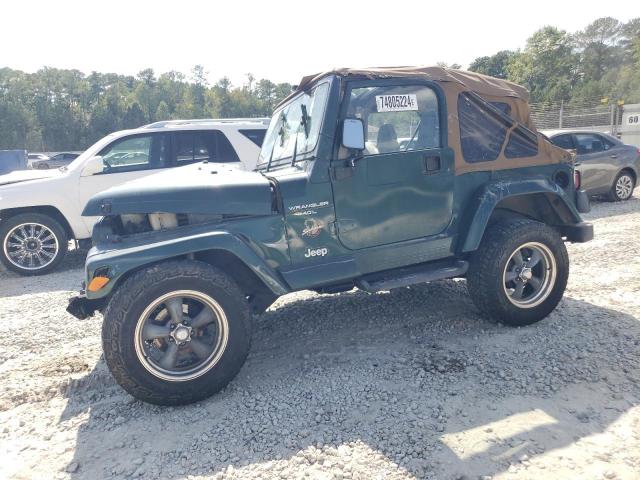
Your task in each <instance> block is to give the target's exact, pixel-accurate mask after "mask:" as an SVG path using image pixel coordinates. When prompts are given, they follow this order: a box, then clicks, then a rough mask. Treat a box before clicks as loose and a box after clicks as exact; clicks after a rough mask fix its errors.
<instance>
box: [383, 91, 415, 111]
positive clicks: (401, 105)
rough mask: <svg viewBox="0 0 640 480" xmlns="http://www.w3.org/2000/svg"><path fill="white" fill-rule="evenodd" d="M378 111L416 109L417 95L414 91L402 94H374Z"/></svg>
mask: <svg viewBox="0 0 640 480" xmlns="http://www.w3.org/2000/svg"><path fill="white" fill-rule="evenodd" d="M376 107H377V109H378V112H406V111H409V110H418V97H417V96H416V94H415V93H406V94H403V95H376Z"/></svg>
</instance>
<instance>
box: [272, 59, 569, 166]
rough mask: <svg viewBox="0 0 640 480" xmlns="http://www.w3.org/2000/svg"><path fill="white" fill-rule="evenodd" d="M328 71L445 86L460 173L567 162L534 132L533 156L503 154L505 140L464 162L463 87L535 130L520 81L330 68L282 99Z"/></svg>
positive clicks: (430, 70) (435, 71)
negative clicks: (487, 156)
mask: <svg viewBox="0 0 640 480" xmlns="http://www.w3.org/2000/svg"><path fill="white" fill-rule="evenodd" d="M329 75H338V76H342V77H361V78H369V79H373V78H417V79H423V80H431V81H434V82H438V83H439V84H440V86H441V87H442V89H443V90H444V95H445V98H446V102H447V104H448V105H449V108H448V110H447V111H448V115H447V124H448V136H449V146H450V147H451V148H452V149H453V150H454V152H455V170H456V174H462V173H466V172H472V171H480V170H502V169H509V168H516V167H520V166H525V165H526V166H528V165H545V164H552V163H560V162H566V161H569V160H570V159H571V156H570V155H569V153H568V152H566V151H565V150H562V149H561V148H559V147H556V146H555V145H553V144H551V143H550V142H549V141H548V140H547V139H546V138H545V137H544V136H543V135H540V134H537V137H538V153H537V154H536V155H535V156H533V157H526V158H516V159H510V158H506V157H505V155H504V148H505V146H506V144H507V141H506V140H505V142H504V143H503V145H502V150H501V152H500V155H499V156H498V158H497V159H496V160H493V161H490V162H478V163H467V162H466V161H465V160H464V158H463V155H462V148H461V139H460V129H459V122H458V109H457V105H458V96H459V94H460V93H462V92H465V91H471V92H475V93H476V94H478V95H479V96H480V97H482V98H483V99H484V100H485V101H487V102H491V103H494V102H501V103H506V104H508V105H509V107H510V113H509V116H510V117H511V118H513V119H514V120H516V122H519V123H520V124H522V125H525V126H526V127H528V128H529V129H530V130H532V131H534V132H535V131H536V127H535V125H534V123H533V121H532V119H531V114H530V110H529V92H528V91H527V89H526V88H524V87H522V86H521V85H518V84H515V83H513V82H509V81H507V80H502V79H500V78H494V77H489V76H487V75H482V74H480V73H474V72H467V71H462V70H454V69H450V68H443V67H380V68H378V67H375V68H361V69H359V68H337V69H334V70H331V71H327V72H322V73H317V74H314V75H308V76H306V77H302V79H301V80H300V84H299V85H298V86H297V87H296V89H295V91H294V92H292V93H291V95H289V96H288V97H287V98H286V99H285V100H283V102H281V103H284V102H286V101H287V100H289V99H290V98H291V97H292V96H294V95H297V94H298V93H299V92H300V91H301V90H304V89H306V88H307V87H308V86H310V85H312V84H313V83H315V82H316V81H318V80H320V79H322V78H324V77H327V76H329ZM516 126H517V124H514V125H513V126H512V127H511V128H510V129H509V131H508V132H507V137H505V138H507V139H508V138H509V135H510V134H511V131H512V130H514V129H515V128H516Z"/></svg>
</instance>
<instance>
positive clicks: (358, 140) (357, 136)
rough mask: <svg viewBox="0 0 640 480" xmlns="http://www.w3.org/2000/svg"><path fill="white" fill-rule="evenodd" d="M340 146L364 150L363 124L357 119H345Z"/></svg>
mask: <svg viewBox="0 0 640 480" xmlns="http://www.w3.org/2000/svg"><path fill="white" fill-rule="evenodd" d="M342 146H344V147H345V148H350V149H354V150H364V124H363V123H362V120H360V119H359V118H345V119H344V122H343V124H342Z"/></svg>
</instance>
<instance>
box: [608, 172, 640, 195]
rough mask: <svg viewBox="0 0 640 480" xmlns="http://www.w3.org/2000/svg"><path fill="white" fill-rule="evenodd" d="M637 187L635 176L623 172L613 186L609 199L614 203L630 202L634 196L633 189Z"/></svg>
mask: <svg viewBox="0 0 640 480" xmlns="http://www.w3.org/2000/svg"><path fill="white" fill-rule="evenodd" d="M635 186H636V180H635V178H634V176H633V174H632V173H631V172H629V171H627V170H623V171H622V172H620V173H619V174H618V176H617V177H616V179H615V181H614V182H613V185H612V186H611V191H610V192H609V199H610V200H611V201H614V202H621V201H623V200H629V199H630V198H631V196H632V195H633V189H634V188H635Z"/></svg>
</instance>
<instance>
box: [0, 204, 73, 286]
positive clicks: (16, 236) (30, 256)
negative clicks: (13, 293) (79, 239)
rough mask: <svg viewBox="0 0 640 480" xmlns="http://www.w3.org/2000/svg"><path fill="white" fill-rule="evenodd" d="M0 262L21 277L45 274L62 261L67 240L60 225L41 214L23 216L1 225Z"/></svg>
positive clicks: (25, 214) (10, 219) (17, 216)
mask: <svg viewBox="0 0 640 480" xmlns="http://www.w3.org/2000/svg"><path fill="white" fill-rule="evenodd" d="M0 241H2V249H1V250H0V260H1V261H2V263H3V264H4V265H5V266H6V267H7V268H8V269H10V270H13V271H14V272H17V273H20V274H22V275H42V274H44V273H47V272H50V271H51V270H53V269H54V268H56V266H57V265H58V264H59V263H60V262H61V261H62V259H63V258H64V255H65V253H66V252H67V244H68V237H67V234H66V232H65V230H64V228H63V227H62V225H60V223H59V222H58V221H57V220H55V219H54V218H52V217H49V216H48V215H43V214H41V213H21V214H19V215H15V216H13V217H10V218H9V219H8V220H6V221H4V222H2V223H0Z"/></svg>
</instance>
